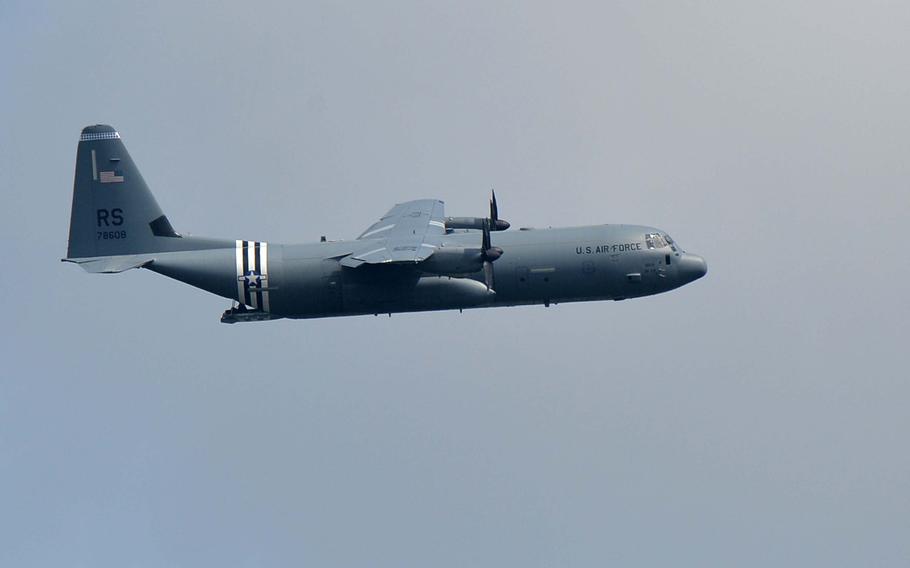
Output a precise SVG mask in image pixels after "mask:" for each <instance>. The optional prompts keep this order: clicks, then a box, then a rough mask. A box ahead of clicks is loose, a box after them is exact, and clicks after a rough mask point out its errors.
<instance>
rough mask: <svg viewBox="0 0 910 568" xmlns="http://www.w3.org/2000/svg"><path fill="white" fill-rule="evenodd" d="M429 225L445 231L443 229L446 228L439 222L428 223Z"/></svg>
mask: <svg viewBox="0 0 910 568" xmlns="http://www.w3.org/2000/svg"><path fill="white" fill-rule="evenodd" d="M429 224H430V225H433V226H434V227H440V228H442V229H445V228H446V224H445V223H441V222H439V221H430V223H429Z"/></svg>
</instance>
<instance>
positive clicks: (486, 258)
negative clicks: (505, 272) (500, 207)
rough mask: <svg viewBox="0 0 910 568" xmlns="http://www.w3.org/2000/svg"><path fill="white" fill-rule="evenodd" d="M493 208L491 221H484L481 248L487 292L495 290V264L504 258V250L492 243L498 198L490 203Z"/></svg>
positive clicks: (491, 209) (494, 198)
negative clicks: (492, 230) (492, 225)
mask: <svg viewBox="0 0 910 568" xmlns="http://www.w3.org/2000/svg"><path fill="white" fill-rule="evenodd" d="M490 204H491V208H490V213H491V217H490V219H484V220H483V242H482V244H481V247H480V258H481V260H483V280H484V283H485V284H486V285H487V290H489V291H491V292H492V291H494V290H493V262H494V261H495V260H496V259H498V258H499V257H501V256H502V249H501V248H499V247H494V246H493V245H492V243H491V242H490V225H491V224H493V222H494V221H495V214H496V212H495V207H496V205H495V204H496V197H495V195H494V197H493V200H492V201H491V202H490Z"/></svg>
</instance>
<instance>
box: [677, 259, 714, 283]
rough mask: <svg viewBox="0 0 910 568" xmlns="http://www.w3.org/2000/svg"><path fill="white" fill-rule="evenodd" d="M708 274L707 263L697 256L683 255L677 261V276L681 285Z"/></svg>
mask: <svg viewBox="0 0 910 568" xmlns="http://www.w3.org/2000/svg"><path fill="white" fill-rule="evenodd" d="M707 273H708V263H707V262H705V259H703V258H702V257H700V256H698V255H697V254H689V253H684V254H683V255H682V258H680V259H679V276H680V278H681V279H682V281H683V284H688V283H689V282H692V281H693V280H698V279H699V278H701V277H702V276H704V275H705V274H707Z"/></svg>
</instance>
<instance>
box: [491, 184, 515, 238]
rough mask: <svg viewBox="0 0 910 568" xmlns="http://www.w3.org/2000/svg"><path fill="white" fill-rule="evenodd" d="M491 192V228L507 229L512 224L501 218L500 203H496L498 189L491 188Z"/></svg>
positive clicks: (494, 229)
mask: <svg viewBox="0 0 910 568" xmlns="http://www.w3.org/2000/svg"><path fill="white" fill-rule="evenodd" d="M490 193H491V194H492V197H490V230H491V231H505V230H506V229H508V228H509V227H511V225H510V224H509V222H508V221H503V220H502V219H500V218H499V205H498V204H497V203H496V191H495V190H493V189H491V190H490Z"/></svg>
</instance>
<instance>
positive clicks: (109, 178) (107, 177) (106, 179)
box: [98, 172, 123, 183]
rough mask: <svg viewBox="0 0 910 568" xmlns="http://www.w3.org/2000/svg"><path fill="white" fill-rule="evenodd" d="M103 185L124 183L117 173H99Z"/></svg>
mask: <svg viewBox="0 0 910 568" xmlns="http://www.w3.org/2000/svg"><path fill="white" fill-rule="evenodd" d="M98 174H99V176H100V179H99V181H100V182H101V183H120V182H122V181H123V176H122V175H119V176H118V175H117V172H98Z"/></svg>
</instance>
